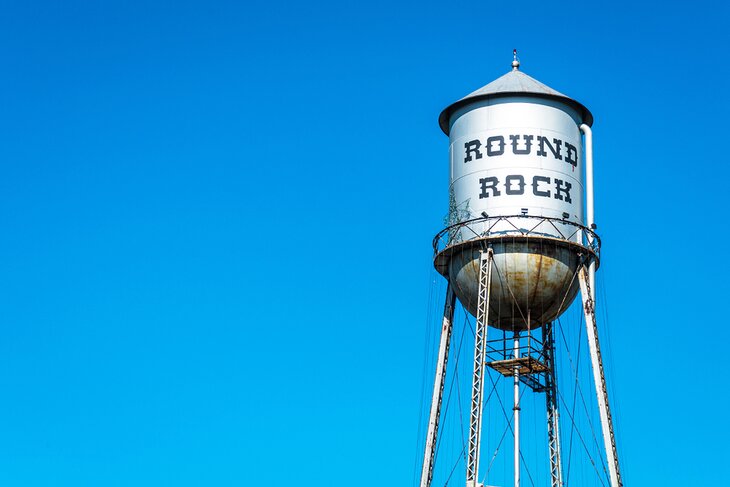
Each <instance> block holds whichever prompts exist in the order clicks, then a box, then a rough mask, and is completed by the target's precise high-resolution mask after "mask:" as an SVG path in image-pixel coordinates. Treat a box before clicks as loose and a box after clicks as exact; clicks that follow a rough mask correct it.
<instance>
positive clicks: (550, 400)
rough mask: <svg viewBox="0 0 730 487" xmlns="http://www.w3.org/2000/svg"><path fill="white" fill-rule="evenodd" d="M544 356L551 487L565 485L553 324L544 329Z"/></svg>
mask: <svg viewBox="0 0 730 487" xmlns="http://www.w3.org/2000/svg"><path fill="white" fill-rule="evenodd" d="M543 334H544V337H543V342H544V344H543V355H544V357H545V363H546V365H547V367H548V371H547V373H546V374H545V386H546V387H545V405H546V407H547V431H548V450H549V453H550V486H551V487H561V486H562V485H563V465H562V460H561V458H560V457H561V451H560V429H559V428H560V418H559V415H558V400H557V396H558V383H557V376H556V375H555V339H554V335H553V324H552V323H547V324H545V326H544V327H543Z"/></svg>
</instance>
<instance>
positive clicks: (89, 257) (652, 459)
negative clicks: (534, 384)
mask: <svg viewBox="0 0 730 487" xmlns="http://www.w3.org/2000/svg"><path fill="white" fill-rule="evenodd" d="M1 12H2V15H0V59H1V60H2V67H3V69H2V75H0V160H1V161H2V164H1V165H0V167H1V168H2V173H1V174H0V229H1V230H0V234H1V235H2V238H1V239H0V324H1V325H2V326H0V484H2V485H4V486H23V487H31V486H74V487H80V486H99V485H104V486H168V485H169V486H198V485H216V486H229V485H230V486H233V485H236V486H242V485H243V486H259V485H277V484H286V485H297V486H310V485H311V486H315V485H316V486H341V485H348V486H350V487H356V486H368V487H370V486H373V485H393V486H402V485H412V480H413V466H414V458H415V457H416V456H418V455H419V453H418V452H417V451H416V450H417V447H416V442H417V430H418V414H419V410H420V404H419V401H420V397H421V381H422V379H423V362H424V343H423V337H424V333H425V328H426V327H427V325H429V323H428V320H427V310H428V309H429V307H432V306H437V307H438V306H440V303H436V304H435V305H434V304H433V302H430V301H429V290H430V289H434V284H433V280H434V275H433V273H432V271H431V268H430V252H431V248H430V241H431V238H432V236H433V234H434V233H436V232H437V231H438V230H439V229H440V226H441V224H442V218H443V215H444V214H445V213H446V210H447V164H448V161H447V145H448V144H447V138H446V137H445V136H444V135H443V134H442V133H441V131H440V130H439V128H438V125H437V121H436V118H437V116H438V113H439V112H440V110H441V109H442V108H443V107H445V106H446V105H447V104H449V103H451V102H452V101H454V100H456V99H457V98H460V97H462V96H464V95H465V94H467V93H469V92H470V91H472V90H474V89H476V88H478V87H480V86H482V85H484V84H486V83H487V82H489V81H491V80H492V79H494V78H496V77H498V76H500V75H502V74H504V73H505V72H507V70H508V69H509V63H510V61H511V50H512V49H513V48H515V47H516V48H518V49H519V51H520V56H521V59H522V67H523V70H524V71H525V72H526V73H528V74H530V75H532V76H534V77H535V78H537V79H539V80H541V81H543V82H544V83H546V84H548V85H550V86H551V87H553V88H555V89H557V90H559V91H562V92H564V93H566V94H568V95H570V96H572V97H575V98H576V99H578V100H580V101H581V102H583V103H584V104H585V105H587V106H588V107H589V108H590V109H591V110H592V111H593V113H594V115H595V118H596V122H595V125H594V134H595V151H596V152H595V157H596V164H597V167H596V190H597V201H596V207H597V208H596V211H597V220H598V223H599V229H600V233H601V235H602V237H603V239H604V266H603V268H602V269H601V271H600V273H601V275H602V277H601V279H602V280H601V283H603V285H604V292H605V294H606V296H608V298H609V300H608V306H609V307H608V312H609V316H610V329H606V330H605V331H606V332H607V335H608V336H610V343H611V351H610V354H609V357H608V358H609V360H610V362H611V377H610V379H611V381H612V382H611V386H612V388H613V391H614V392H615V397H617V398H619V400H620V408H619V409H620V417H619V423H620V424H619V426H620V441H621V443H620V445H619V446H620V448H621V451H620V453H621V457H622V459H623V460H624V474H625V478H626V481H627V485H634V486H649V485H661V486H684V485H721V484H723V483H726V482H727V475H726V474H725V473H724V471H723V468H724V465H725V463H726V462H727V458H728V457H729V456H730V448H729V447H728V437H729V436H730V425H729V424H728V417H727V412H726V406H727V403H728V393H727V388H726V384H725V383H726V380H725V373H724V372H725V368H726V367H725V365H726V363H727V357H728V352H727V348H726V347H727V344H728V342H729V340H730V334H729V332H728V320H727V317H726V314H725V313H724V311H723V309H724V304H725V301H726V300H727V276H728V272H730V268H729V266H728V263H727V259H725V258H724V257H723V253H724V249H726V248H727V245H728V244H727V237H728V230H727V225H726V221H725V220H726V219H727V216H726V215H727V212H728V210H727V205H726V199H727V195H728V178H730V170H728V163H729V162H730V158H728V155H727V150H728V149H727V145H728V143H727V141H728V135H727V127H726V125H727V123H726V120H727V113H728V110H729V109H730V103H729V102H728V96H727V93H728V81H727V80H728V61H729V59H728V58H729V57H730V56H728V53H727V49H728V44H730V43H729V39H728V21H729V20H730V15H729V13H730V12H729V10H728V6H727V4H726V3H725V2H720V1H717V2H715V3H712V2H707V1H704V0H701V1H695V2H682V3H680V2H648V3H641V2H628V1H621V0H620V1H615V2H605V3H603V5H596V4H586V3H585V2H519V3H514V2H513V3H510V2H494V3H492V2H464V1H458V2H438V3H436V2H425V3H424V2H402V1H401V2H392V1H390V2H384V1H370V2H348V1H345V2H298V1H297V2H283V3H279V2H263V1H248V2H179V3H177V2H176V3H173V2H170V3H163V2H137V3H135V2H74V1H69V2H47V3H43V2H25V1H24V2H12V1H4V2H2V10H1ZM436 288H438V284H437V285H436ZM440 299H441V298H440V297H439V298H435V300H436V301H438V300H440Z"/></svg>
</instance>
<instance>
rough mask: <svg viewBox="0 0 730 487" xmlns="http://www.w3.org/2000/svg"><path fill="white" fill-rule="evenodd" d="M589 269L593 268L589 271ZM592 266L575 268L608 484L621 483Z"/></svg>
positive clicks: (613, 485)
mask: <svg viewBox="0 0 730 487" xmlns="http://www.w3.org/2000/svg"><path fill="white" fill-rule="evenodd" d="M591 271H592V272H591ZM593 272H595V271H593V269H592V268H591V270H590V271H589V269H588V268H587V267H586V266H581V268H580V269H579V271H578V279H579V282H580V294H581V297H582V299H583V311H584V313H585V317H586V330H587V334H588V348H589V350H590V354H591V365H592V367H593V382H594V383H595V385H596V396H597V397H598V409H599V411H600V413H601V428H602V430H603V442H604V446H605V449H606V457H607V459H608V470H609V475H610V477H611V487H622V486H623V482H622V481H621V471H620V470H619V465H618V453H617V451H616V437H615V436H614V432H613V419H612V418H611V409H610V406H609V402H608V388H607V387H606V377H605V375H604V373H603V359H602V358H601V347H600V345H599V343H598V327H597V326H596V310H595V300H594V296H595V294H594V293H595V290H594V289H592V288H591V284H592V282H593V281H594V277H593V276H592V275H591V274H593Z"/></svg>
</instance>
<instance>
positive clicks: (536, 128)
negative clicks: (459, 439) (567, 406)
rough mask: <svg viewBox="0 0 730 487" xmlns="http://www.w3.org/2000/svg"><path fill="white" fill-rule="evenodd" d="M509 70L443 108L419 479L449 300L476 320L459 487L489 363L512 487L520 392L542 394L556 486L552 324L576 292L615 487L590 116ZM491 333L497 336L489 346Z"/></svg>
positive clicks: (437, 409) (434, 414)
mask: <svg viewBox="0 0 730 487" xmlns="http://www.w3.org/2000/svg"><path fill="white" fill-rule="evenodd" d="M514 54H515V55H514V60H513V62H512V70H511V71H510V72H508V73H507V74H505V75H504V76H502V77H500V78H498V79H496V80H495V81H493V82H491V83H489V84H487V85H486V86H484V87H483V88H480V89H479V90H477V91H475V92H473V93H471V94H470V95H468V96H466V97H464V98H462V99H461V100H459V101H457V102H455V103H453V104H451V105H449V106H448V107H446V108H445V109H444V110H443V112H441V115H440V117H439V125H440V126H441V129H442V130H443V131H444V133H445V134H446V135H448V137H449V158H450V187H449V218H448V226H447V227H446V228H445V229H444V230H442V231H441V232H440V233H439V234H438V235H437V236H436V237H435V239H434V252H435V257H434V265H435V267H436V269H437V270H438V272H439V273H440V274H442V275H443V276H444V277H445V278H446V279H447V280H448V288H447V291H446V304H445V307H444V316H443V322H442V329H441V339H440V344H439V352H438V359H437V364H436V372H435V381H434V389H433V396H432V401H431V409H430V417H429V423H428V431H427V438H426V447H425V455H424V461H423V467H422V471H421V482H420V485H421V487H429V486H430V484H431V480H432V474H433V462H434V451H435V445H436V438H437V435H438V426H439V418H440V413H441V403H442V396H443V389H444V381H445V371H446V366H447V361H448V355H449V343H450V339H451V331H452V321H453V316H454V307H455V304H456V299H457V298H458V300H459V302H460V303H461V304H462V306H463V307H464V309H465V310H467V311H468V313H470V314H471V315H473V316H474V317H475V318H476V325H475V341H474V368H473V377H472V389H471V408H470V419H469V439H468V452H467V458H466V486H467V487H480V486H481V484H480V483H479V482H480V477H479V460H480V446H481V433H482V419H483V418H482V410H483V396H484V377H485V370H486V367H490V368H492V369H493V370H495V371H497V372H499V373H500V374H501V375H502V376H504V377H509V378H510V379H511V381H512V382H513V385H514V416H513V423H514V427H513V433H514V434H513V436H514V477H515V478H514V485H515V487H518V486H519V485H520V429H519V426H520V417H519V415H520V387H521V385H522V386H524V387H529V388H530V389H532V390H533V391H535V392H537V393H544V394H545V404H546V408H547V421H546V423H547V424H546V427H547V433H548V443H549V445H548V451H549V455H550V459H549V464H550V478H551V485H552V487H560V486H561V485H563V477H562V462H561V447H560V434H559V428H560V421H559V414H558V400H557V398H556V392H557V391H556V385H555V384H556V372H555V360H554V351H555V347H554V343H555V340H554V336H553V321H554V320H556V319H557V318H558V317H559V316H560V315H561V314H562V313H563V312H564V311H565V310H566V309H567V308H568V307H569V306H570V304H571V303H572V302H573V300H574V299H575V297H576V296H577V294H578V292H579V291H580V295H581V299H582V302H583V311H584V315H585V320H586V329H587V337H588V345H589V353H590V356H591V366H592V370H593V380H594V384H595V390H596V397H597V401H598V409H599V414H600V419H601V430H602V434H603V443H604V445H603V446H604V448H605V454H606V458H607V463H608V470H609V477H610V483H611V486H612V487H620V486H621V485H622V481H621V475H620V471H619V463H618V456H617V453H616V442H615V438H614V433H613V422H612V419H611V412H610V409H609V402H608V392H607V388H606V381H605V377H604V373H603V363H602V360H601V352H600V347H599V343H598V333H597V327H596V316H595V313H594V303H595V271H596V269H597V268H598V266H599V262H600V253H599V252H600V239H599V237H598V235H597V234H596V233H595V229H596V225H595V223H594V215H593V157H592V150H593V148H592V132H591V128H590V127H591V125H592V124H593V116H592V115H591V112H590V111H589V110H588V109H587V108H586V107H585V106H583V105H582V104H581V103H579V102H577V101H575V100H573V99H572V98H569V97H567V96H565V95H563V94H561V93H559V92H557V91H555V90H553V89H552V88H549V87H548V86H546V85H544V84H542V83H540V82H539V81H537V80H535V79H534V78H531V77H530V76H528V75H526V74H525V73H523V72H522V71H520V63H519V61H518V59H517V55H516V52H515V53H514ZM490 328H491V329H495V330H496V331H498V332H499V333H497V334H498V335H500V338H498V339H496V340H495V339H488V330H489V329H490Z"/></svg>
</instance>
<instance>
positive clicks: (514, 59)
mask: <svg viewBox="0 0 730 487" xmlns="http://www.w3.org/2000/svg"><path fill="white" fill-rule="evenodd" d="M519 69H520V60H519V59H517V49H512V71H518V70H519Z"/></svg>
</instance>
